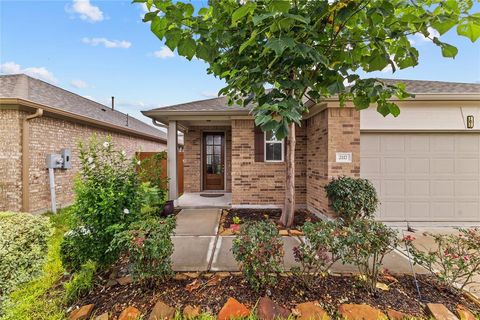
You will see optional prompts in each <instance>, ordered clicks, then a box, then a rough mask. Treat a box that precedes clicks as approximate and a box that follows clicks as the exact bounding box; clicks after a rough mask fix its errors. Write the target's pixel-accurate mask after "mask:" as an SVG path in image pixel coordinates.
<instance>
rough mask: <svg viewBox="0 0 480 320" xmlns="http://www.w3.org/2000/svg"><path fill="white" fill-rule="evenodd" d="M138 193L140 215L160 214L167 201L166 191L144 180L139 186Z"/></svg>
mask: <svg viewBox="0 0 480 320" xmlns="http://www.w3.org/2000/svg"><path fill="white" fill-rule="evenodd" d="M140 193H141V199H142V200H141V201H142V202H141V203H142V208H141V211H140V212H141V215H142V217H149V216H157V217H158V216H160V214H161V212H162V211H163V208H164V206H165V203H166V201H167V192H166V191H165V190H164V189H160V188H158V187H155V186H152V185H151V184H150V182H144V183H142V184H141V186H140Z"/></svg>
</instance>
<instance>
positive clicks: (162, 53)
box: [153, 46, 175, 59]
mask: <svg viewBox="0 0 480 320" xmlns="http://www.w3.org/2000/svg"><path fill="white" fill-rule="evenodd" d="M153 55H154V56H155V57H157V58H160V59H167V58H173V57H175V53H173V51H172V50H170V48H169V47H166V46H164V47H162V48H161V49H160V50H158V51H155V52H154V53H153Z"/></svg>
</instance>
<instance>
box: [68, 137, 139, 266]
mask: <svg viewBox="0 0 480 320" xmlns="http://www.w3.org/2000/svg"><path fill="white" fill-rule="evenodd" d="M80 163H81V168H80V172H79V178H78V179H77V181H76V184H75V194H76V199H75V204H74V206H73V212H74V214H75V217H76V222H77V228H75V229H74V231H73V232H74V234H73V235H71V236H68V237H67V243H66V244H65V245H64V246H62V251H61V254H62V260H63V261H65V263H66V265H65V267H68V268H73V269H74V270H78V269H79V268H80V266H81V265H82V264H84V263H85V262H87V260H92V261H94V262H98V263H99V266H106V265H108V264H110V263H111V262H113V261H115V259H116V258H117V257H118V252H114V251H111V250H110V251H109V252H108V253H107V249H108V248H109V246H110V242H111V241H112V239H113V236H114V235H115V233H117V232H119V231H122V230H125V229H126V228H127V227H128V225H129V223H130V222H132V221H135V220H137V219H138V216H139V214H140V207H141V192H140V180H139V178H138V175H137V173H136V165H137V163H136V161H135V160H131V159H128V158H127V157H126V154H125V152H124V151H119V150H116V149H115V148H114V146H113V144H112V142H111V139H107V140H106V141H103V142H99V141H98V140H97V139H96V138H95V137H94V138H93V139H92V140H90V142H89V144H88V145H83V144H80ZM78 232H81V233H82V234H81V235H79V234H78ZM86 242H88V245H85V243H86ZM76 246H78V247H76ZM75 254H78V256H77V257H74V255H75Z"/></svg>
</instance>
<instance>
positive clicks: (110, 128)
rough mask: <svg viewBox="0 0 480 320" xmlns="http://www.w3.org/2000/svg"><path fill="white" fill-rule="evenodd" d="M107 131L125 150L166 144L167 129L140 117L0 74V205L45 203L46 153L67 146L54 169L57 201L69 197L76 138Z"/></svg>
mask: <svg viewBox="0 0 480 320" xmlns="http://www.w3.org/2000/svg"><path fill="white" fill-rule="evenodd" d="M94 134H96V135H97V136H98V137H99V138H100V139H101V138H105V137H107V136H111V137H112V139H113V141H114V143H115V144H116V145H117V147H118V148H122V149H124V150H125V151H126V152H127V154H128V155H130V156H131V155H133V154H134V153H135V152H137V151H162V150H165V149H166V134H165V133H164V132H162V131H160V130H157V129H156V128H153V127H151V126H149V125H147V124H145V123H143V122H142V121H140V120H137V119H135V118H133V117H129V116H128V115H126V114H124V113H122V112H119V111H116V110H113V107H106V106H104V105H102V104H99V103H97V102H94V101H91V100H89V99H86V98H84V97H81V96H79V95H76V94H73V93H71V92H69V91H66V90H64V89H61V88H59V87H56V86H53V85H51V84H48V83H46V82H43V81H41V80H37V79H34V78H31V77H28V76H26V75H23V74H19V75H4V76H0V211H5V210H11V211H29V212H41V211H45V210H47V209H49V208H50V190H49V180H48V170H47V166H46V157H47V155H48V154H52V153H59V152H60V150H61V149H62V148H69V149H71V151H72V168H71V169H55V180H56V181H55V182H56V196H57V204H58V205H59V206H64V205H67V204H69V203H71V202H72V201H73V196H74V195H73V184H74V177H75V174H76V173H77V172H78V167H79V159H78V143H79V142H80V141H83V142H87V141H88V140H89V139H90V137H91V136H92V135H94Z"/></svg>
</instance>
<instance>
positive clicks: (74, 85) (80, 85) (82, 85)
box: [70, 79, 89, 89]
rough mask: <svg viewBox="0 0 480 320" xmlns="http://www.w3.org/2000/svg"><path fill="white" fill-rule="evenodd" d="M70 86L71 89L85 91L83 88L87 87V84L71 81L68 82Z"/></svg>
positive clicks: (76, 80)
mask: <svg viewBox="0 0 480 320" xmlns="http://www.w3.org/2000/svg"><path fill="white" fill-rule="evenodd" d="M70 85H72V87H75V88H78V89H85V88H88V87H89V85H88V83H86V82H85V81H83V80H80V79H73V80H72V81H71V82H70Z"/></svg>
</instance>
